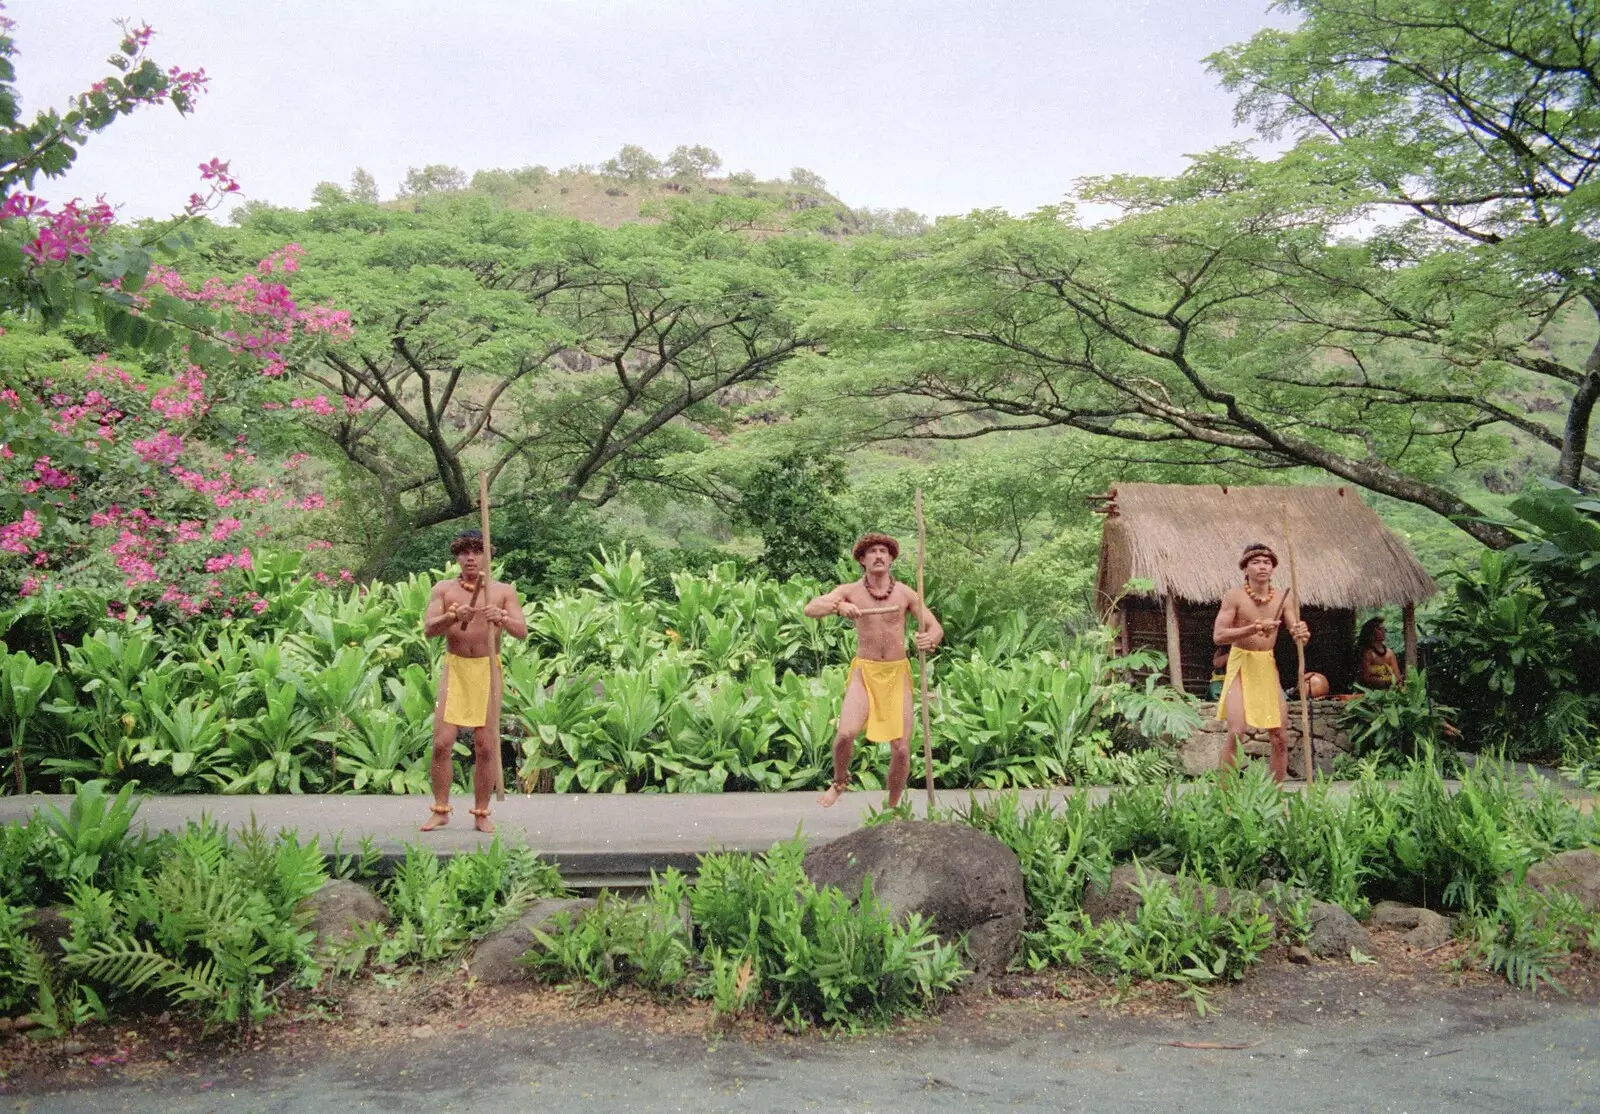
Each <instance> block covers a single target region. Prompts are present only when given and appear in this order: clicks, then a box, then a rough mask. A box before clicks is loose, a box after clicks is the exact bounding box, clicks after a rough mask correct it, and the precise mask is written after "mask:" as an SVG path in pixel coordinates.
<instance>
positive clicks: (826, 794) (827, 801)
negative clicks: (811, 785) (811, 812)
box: [817, 781, 845, 808]
mask: <svg viewBox="0 0 1600 1114" xmlns="http://www.w3.org/2000/svg"><path fill="white" fill-rule="evenodd" d="M844 790H845V784H844V782H842V781H835V782H832V783H831V784H829V786H828V788H826V789H824V790H823V791H822V792H821V793H820V794H818V795H817V804H819V805H821V806H822V807H823V808H832V807H833V806H834V805H835V804H836V803H837V802H838V800H839V798H840V797H842V796H844Z"/></svg>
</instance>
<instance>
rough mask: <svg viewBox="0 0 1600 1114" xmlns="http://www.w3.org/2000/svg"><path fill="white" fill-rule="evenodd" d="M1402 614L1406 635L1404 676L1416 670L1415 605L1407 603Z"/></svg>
mask: <svg viewBox="0 0 1600 1114" xmlns="http://www.w3.org/2000/svg"><path fill="white" fill-rule="evenodd" d="M1400 614H1401V615H1402V616H1403V622H1404V624H1405V635H1406V676H1407V677H1409V676H1411V675H1412V674H1413V673H1415V672H1416V671H1417V605H1416V604H1414V603H1408V604H1406V606H1405V610H1404V611H1402V612H1401V613H1400Z"/></svg>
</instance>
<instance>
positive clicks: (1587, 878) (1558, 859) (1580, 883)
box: [1522, 848, 1600, 913]
mask: <svg viewBox="0 0 1600 1114" xmlns="http://www.w3.org/2000/svg"><path fill="white" fill-rule="evenodd" d="M1522 881H1523V884H1524V885H1527V886H1532V887H1533V888H1534V889H1536V890H1538V891H1539V892H1540V893H1549V892H1550V891H1551V890H1560V891H1563V892H1565V893H1569V894H1571V895H1573V896H1574V897H1576V898H1577V899H1578V901H1579V903H1580V904H1582V905H1583V907H1584V909H1586V910H1587V911H1588V912H1590V913H1596V912H1600V851H1595V850H1593V849H1592V848H1584V849H1583V850H1580V851H1563V852H1561V853H1560V854H1559V855H1552V856H1551V857H1550V858H1548V859H1545V860H1544V861H1543V862H1539V863H1534V864H1533V865H1532V866H1531V867H1529V868H1528V873H1527V875H1526V876H1525V877H1524V878H1523V880H1522Z"/></svg>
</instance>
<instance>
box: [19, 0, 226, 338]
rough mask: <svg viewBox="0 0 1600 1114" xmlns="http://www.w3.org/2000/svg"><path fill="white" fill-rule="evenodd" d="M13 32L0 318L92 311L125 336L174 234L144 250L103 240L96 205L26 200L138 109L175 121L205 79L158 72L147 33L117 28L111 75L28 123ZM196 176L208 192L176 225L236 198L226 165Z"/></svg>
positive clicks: (103, 217)
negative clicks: (172, 114) (156, 251)
mask: <svg viewBox="0 0 1600 1114" xmlns="http://www.w3.org/2000/svg"><path fill="white" fill-rule="evenodd" d="M0 8H3V5H0ZM15 26H16V25H15V23H14V22H13V21H12V20H10V19H8V18H5V17H4V16H0V142H3V144H4V150H5V157H4V158H3V159H0V309H6V310H10V311H12V312H16V313H22V314H26V315H35V314H36V315H38V316H40V317H42V318H43V319H44V320H45V321H46V322H54V321H59V320H61V319H63V318H65V317H66V316H67V315H68V314H70V313H72V312H74V311H76V310H79V309H82V308H86V307H89V306H92V307H93V308H94V309H95V310H96V311H97V312H99V313H100V314H101V316H102V319H103V320H105V321H107V322H109V321H111V320H118V321H121V322H123V324H124V326H125V325H126V320H127V313H128V310H129V308H130V307H131V305H132V295H131V294H130V293H129V291H132V290H137V289H138V287H139V286H140V285H141V284H142V283H143V279H144V275H145V272H146V270H147V269H148V267H149V264H150V255H149V249H150V248H151V247H153V246H154V245H155V244H156V243H157V242H159V241H161V240H163V239H165V238H167V237H168V236H169V235H170V233H171V232H172V231H173V229H172V228H168V229H165V230H162V231H161V232H159V233H158V234H157V235H156V236H155V237H154V238H153V239H152V241H151V242H150V243H131V242H127V241H126V240H123V239H119V238H117V237H108V236H106V235H105V233H106V232H107V230H108V229H109V228H110V227H111V225H112V222H113V220H114V215H115V214H114V212H113V210H112V207H111V205H110V204H108V203H107V202H106V200H105V199H104V198H103V197H102V198H97V199H95V201H94V202H93V203H86V202H83V201H81V200H79V199H73V200H71V201H68V202H66V203H64V204H60V205H57V206H54V207H52V206H51V205H50V204H49V203H48V202H47V201H46V200H45V199H44V198H42V197H39V196H37V195H35V194H34V193H33V192H32V191H33V189H34V184H35V182H36V181H37V179H38V178H39V177H40V176H43V177H45V178H55V177H59V176H60V175H62V174H64V173H65V172H66V171H67V170H68V169H69V168H70V167H71V166H72V164H73V162H74V160H75V159H76V158H77V154H78V149H79V148H80V147H81V146H82V145H83V144H84V143H85V142H86V141H87V140H88V138H89V136H90V135H92V134H93V133H95V132H99V131H103V130H104V129H105V128H106V127H108V126H109V125H110V124H111V123H112V122H113V121H115V120H116V119H117V118H118V117H121V116H126V115H127V114H129V113H131V112H133V111H134V110H135V109H137V108H140V107H142V106H144V105H153V104H170V105H172V106H173V107H174V108H176V109H177V110H178V112H179V113H181V114H188V113H189V112H191V111H193V109H194V105H195V100H196V99H197V98H198V97H199V95H200V94H201V93H202V92H204V91H205V87H206V80H207V79H206V73H205V70H203V69H194V70H187V69H184V68H183V67H181V66H169V67H166V68H163V67H162V66H160V65H159V64H157V63H156V61H155V60H154V59H152V58H150V57H149V54H148V48H149V45H150V40H151V38H152V36H153V35H154V34H155V32H154V30H153V29H152V28H151V27H150V26H149V25H147V24H146V25H140V26H133V25H130V24H124V25H123V28H122V31H123V34H122V39H121V41H120V42H119V43H118V47H117V52H116V53H114V54H113V55H112V56H111V58H110V64H111V66H112V69H113V72H112V73H110V74H108V75H107V76H105V77H104V78H102V79H100V80H99V81H96V82H95V83H94V84H93V85H91V86H90V87H89V88H88V89H87V90H85V91H84V92H82V93H79V94H77V95H75V96H73V97H71V98H69V99H68V101H67V105H66V108H65V110H64V111H57V110H55V109H44V110H42V111H40V112H39V113H38V114H37V115H36V116H35V117H34V119H33V121H32V122H31V123H26V122H24V121H23V120H22V118H21V108H20V98H19V97H18V95H17V93H16V89H15V86H14V84H13V80H12V79H13V74H14V69H13V67H12V64H11V60H12V59H13V58H14V57H15V56H16V55H17V53H18V52H17V48H16V44H15V42H14V40H13V39H12V31H13V30H14V29H15ZM200 175H201V180H202V182H203V183H204V184H205V190H204V192H203V193H196V194H194V195H192V196H191V197H190V199H189V203H188V205H187V206H186V207H185V209H184V215H183V217H181V218H179V219H180V222H181V221H182V220H184V219H187V218H189V217H193V216H195V215H198V214H199V213H202V212H204V211H206V210H207V209H209V208H213V207H215V205H217V204H218V203H220V202H221V200H222V199H223V198H225V197H226V196H228V195H229V194H232V193H236V192H237V191H238V189H239V186H238V183H237V182H235V181H234V180H233V178H232V177H230V176H229V174H228V166H227V164H226V163H224V162H221V161H219V160H217V159H212V160H211V161H210V162H207V163H204V164H202V165H201V167H200ZM138 331H139V333H140V339H143V338H144V337H147V336H149V335H150V330H149V329H148V327H147V326H146V327H144V328H142V329H140V330H138Z"/></svg>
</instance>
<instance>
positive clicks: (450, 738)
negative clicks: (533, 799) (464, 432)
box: [422, 530, 528, 832]
mask: <svg viewBox="0 0 1600 1114" xmlns="http://www.w3.org/2000/svg"><path fill="white" fill-rule="evenodd" d="M450 553H451V555H452V556H454V557H455V559H456V563H457V564H458V565H459V566H460V568H461V575H460V576H458V577H456V579H454V580H445V581H441V582H440V583H438V584H435V585H434V587H433V595H432V596H430V597H429V599H428V611H427V614H426V615H424V616H423V619H422V631H423V633H424V634H425V635H427V636H428V637H429V638H438V637H439V636H440V635H443V636H444V641H445V655H444V668H443V669H442V670H441V672H440V678H439V697H438V700H437V701H435V703H434V705H433V764H432V767H431V769H430V774H431V777H432V781H433V805H432V807H431V810H430V811H431V813H432V815H430V816H429V817H428V819H427V821H426V822H424V823H423V825H422V830H423V831H425V832H431V831H433V830H434V829H435V828H442V827H444V826H445V825H446V824H448V823H449V822H450V813H451V811H452V809H451V805H450V784H451V782H452V780H453V776H452V775H453V770H452V769H451V755H452V751H453V750H454V748H455V741H456V729H457V728H458V727H470V728H472V729H473V730H472V758H473V768H472V796H473V805H474V807H473V808H472V810H471V811H472V817H473V826H474V827H475V828H477V829H478V831H480V832H492V831H494V821H492V820H490V819H489V795H490V794H491V793H493V792H494V791H495V787H496V783H497V782H498V780H499V776H500V774H499V771H500V736H499V732H498V731H496V730H495V725H496V724H497V723H498V721H499V718H500V698H501V678H500V662H499V660H498V657H497V656H496V653H495V650H496V649H497V647H498V645H499V639H498V638H497V637H496V632H497V631H501V630H503V631H505V632H506V633H507V634H509V635H510V636H511V637H512V638H526V637H527V634H528V621H527V620H526V619H525V618H524V617H523V614H522V602H521V601H520V600H518V599H517V593H516V590H515V589H514V588H512V587H511V585H509V584H496V583H494V582H493V581H492V580H491V579H490V577H489V569H488V562H487V561H486V560H485V559H484V558H485V555H484V551H483V532H482V531H480V530H463V531H462V532H461V533H459V534H457V535H456V537H455V540H454V541H452V542H451V543H450Z"/></svg>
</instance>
